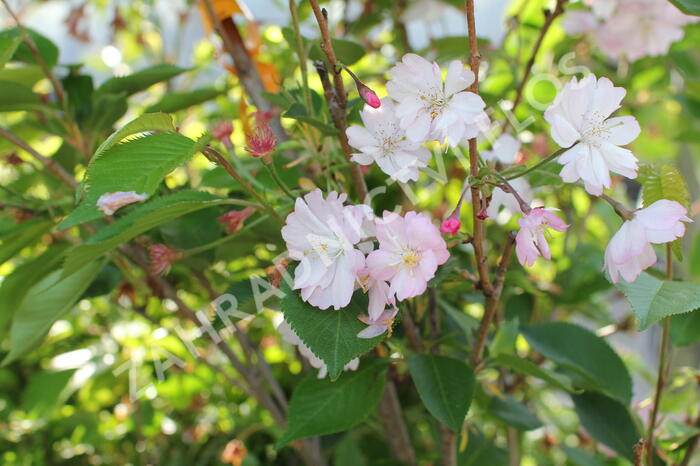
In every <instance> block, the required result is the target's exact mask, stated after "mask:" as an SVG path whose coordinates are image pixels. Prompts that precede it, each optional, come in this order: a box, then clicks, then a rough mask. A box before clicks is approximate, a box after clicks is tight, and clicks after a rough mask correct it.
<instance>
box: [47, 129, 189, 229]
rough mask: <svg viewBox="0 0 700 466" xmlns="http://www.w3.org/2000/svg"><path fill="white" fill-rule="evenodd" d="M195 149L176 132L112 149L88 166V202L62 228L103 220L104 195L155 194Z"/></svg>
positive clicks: (127, 142)
mask: <svg viewBox="0 0 700 466" xmlns="http://www.w3.org/2000/svg"><path fill="white" fill-rule="evenodd" d="M195 147H196V144H195V142H194V141H193V140H191V139H190V138H186V137H185V136H181V135H179V134H176V133H166V134H150V135H147V136H142V137H140V138H136V139H132V140H130V141H126V142H124V143H122V144H118V145H116V146H114V147H112V148H111V149H109V150H107V151H106V152H104V153H103V154H102V156H101V157H100V158H99V159H97V160H96V161H95V162H94V163H92V164H90V165H89V166H88V170H87V173H86V175H85V179H86V182H85V185H86V190H87V192H86V194H85V196H84V199H83V201H82V202H81V203H80V204H79V205H78V207H76V209H75V210H73V212H71V213H70V215H69V216H68V217H66V218H65V219H64V220H63V221H62V222H61V223H60V224H59V225H58V229H59V230H63V229H65V228H69V227H72V226H74V225H78V224H80V223H83V222H87V221H90V220H94V219H96V218H100V217H102V215H103V214H102V212H100V211H99V210H98V209H97V200H98V199H99V197H100V196H101V195H102V194H105V193H113V192H117V191H135V192H137V193H146V194H148V195H151V194H153V193H154V192H155V191H156V189H157V188H158V185H160V183H161V181H162V180H163V178H164V177H165V175H167V174H168V173H170V172H171V171H172V170H174V169H175V168H177V167H178V166H180V165H182V164H183V163H185V162H186V161H187V160H188V159H189V158H190V157H191V156H192V155H193V154H194V151H195Z"/></svg>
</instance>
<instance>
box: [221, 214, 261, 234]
mask: <svg viewBox="0 0 700 466" xmlns="http://www.w3.org/2000/svg"><path fill="white" fill-rule="evenodd" d="M252 213H253V209H252V208H250V207H246V208H245V209H243V210H231V211H229V212H226V213H225V214H224V215H222V216H220V217H219V218H218V219H217V220H218V221H219V223H220V224H221V225H222V226H223V227H224V228H225V229H226V233H228V234H229V235H230V234H233V233H235V232H237V231H238V230H240V229H241V228H242V227H243V222H244V221H245V219H247V218H248V217H250V215H251V214H252Z"/></svg>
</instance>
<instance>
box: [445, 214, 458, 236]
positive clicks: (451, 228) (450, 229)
mask: <svg viewBox="0 0 700 466" xmlns="http://www.w3.org/2000/svg"><path fill="white" fill-rule="evenodd" d="M461 227H462V222H460V221H459V219H458V218H457V217H456V216H454V215H452V216H450V217H448V218H446V219H445V220H443V221H442V224H440V231H441V232H443V233H446V234H449V235H454V234H456V233H457V232H458V231H459V229H460V228H461Z"/></svg>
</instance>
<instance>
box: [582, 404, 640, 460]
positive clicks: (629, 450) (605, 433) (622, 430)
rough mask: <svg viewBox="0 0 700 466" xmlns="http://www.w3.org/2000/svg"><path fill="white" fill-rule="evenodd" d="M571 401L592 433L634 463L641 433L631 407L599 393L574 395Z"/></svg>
mask: <svg viewBox="0 0 700 466" xmlns="http://www.w3.org/2000/svg"><path fill="white" fill-rule="evenodd" d="M571 399H572V400H573V401H574V408H575V409H576V414H578V417H579V419H580V420H581V424H582V425H583V427H584V428H585V429H586V431H587V432H588V434H589V435H590V436H591V437H593V438H594V439H596V440H598V441H599V442H601V443H603V444H605V445H607V446H608V447H610V448H612V449H613V450H614V451H615V452H617V453H618V454H619V455H620V456H622V457H625V458H627V459H630V460H631V459H632V455H633V448H634V445H635V444H636V443H637V442H638V441H639V432H638V431H637V427H636V425H635V423H634V420H633V419H632V416H631V415H630V412H629V410H628V409H627V407H626V406H625V405H623V404H622V403H620V402H619V401H617V400H614V399H612V398H608V397H607V396H605V395H602V394H600V393H596V392H585V393H583V394H581V395H571Z"/></svg>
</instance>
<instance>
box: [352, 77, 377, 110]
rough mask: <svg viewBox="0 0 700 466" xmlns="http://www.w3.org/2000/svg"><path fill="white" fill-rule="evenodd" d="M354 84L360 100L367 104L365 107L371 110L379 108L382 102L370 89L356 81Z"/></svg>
mask: <svg viewBox="0 0 700 466" xmlns="http://www.w3.org/2000/svg"><path fill="white" fill-rule="evenodd" d="M356 84H357V92H358V93H359V94H360V97H361V98H362V100H364V101H365V102H366V103H367V105H369V106H370V107H372V108H379V107H381V105H382V101H381V100H379V97H377V94H376V93H375V92H374V91H373V90H372V89H370V88H369V87H367V86H365V85H364V84H363V83H361V82H360V81H357V82H356Z"/></svg>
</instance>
